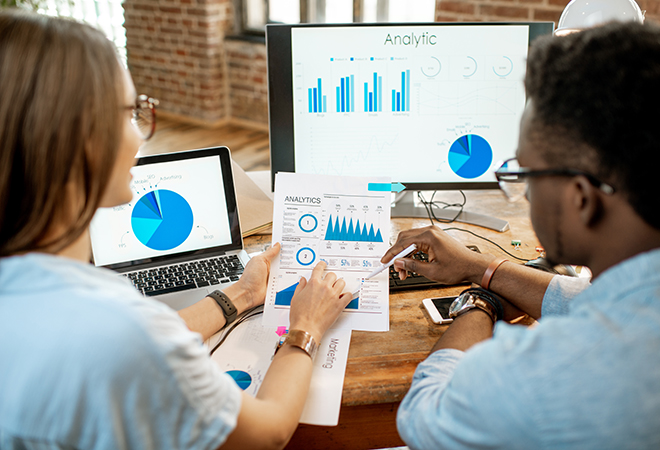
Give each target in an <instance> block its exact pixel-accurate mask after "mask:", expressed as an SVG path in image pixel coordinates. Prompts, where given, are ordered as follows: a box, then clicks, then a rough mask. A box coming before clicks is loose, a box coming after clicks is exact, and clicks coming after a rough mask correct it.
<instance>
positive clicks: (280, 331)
mask: <svg viewBox="0 0 660 450" xmlns="http://www.w3.org/2000/svg"><path fill="white" fill-rule="evenodd" d="M275 333H277V335H278V336H282V335H284V334H286V327H277V330H276V331H275Z"/></svg>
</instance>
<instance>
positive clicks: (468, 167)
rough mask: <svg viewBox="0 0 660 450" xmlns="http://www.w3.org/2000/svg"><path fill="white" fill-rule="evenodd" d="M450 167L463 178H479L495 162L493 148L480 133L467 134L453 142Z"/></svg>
mask: <svg viewBox="0 0 660 450" xmlns="http://www.w3.org/2000/svg"><path fill="white" fill-rule="evenodd" d="M447 159H448V160H449V167H451V170H453V171H454V173H455V174H456V175H458V176H459V177H461V178H470V179H471V178H477V177H480V176H481V175H483V174H485V173H486V171H487V170H488V168H489V167H490V165H491V163H492V162H493V150H492V149H491V147H490V144H489V143H488V141H487V140H486V139H484V138H482V137H481V136H479V135H478V134H466V135H465V136H461V137H459V138H458V139H456V140H455V141H454V143H453V144H451V147H450V148H449V155H448V157H447Z"/></svg>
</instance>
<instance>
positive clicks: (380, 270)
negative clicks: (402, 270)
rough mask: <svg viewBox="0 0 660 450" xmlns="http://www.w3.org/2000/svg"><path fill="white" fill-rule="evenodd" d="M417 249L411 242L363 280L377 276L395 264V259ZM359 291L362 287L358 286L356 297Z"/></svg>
mask: <svg viewBox="0 0 660 450" xmlns="http://www.w3.org/2000/svg"><path fill="white" fill-rule="evenodd" d="M416 249H417V246H416V245H415V244H411V245H410V246H408V247H407V248H406V249H405V250H404V251H402V252H400V253H398V254H397V255H396V256H395V257H394V258H392V259H391V260H390V262H388V263H386V264H382V265H381V266H380V267H378V268H376V269H374V271H373V272H371V273H370V274H369V275H367V276H366V277H364V278H363V279H362V281H364V280H368V279H370V278H373V277H375V276H376V275H378V274H379V273H381V272H382V271H383V270H385V269H388V268H389V267H390V266H391V265H392V264H394V261H395V260H397V259H399V258H403V257H404V256H408V254H410V253H412V252H413V251H415V250H416ZM359 292H360V288H359V287H358V288H357V290H356V291H355V292H353V297H355V296H356V295H357V294H358V293H359Z"/></svg>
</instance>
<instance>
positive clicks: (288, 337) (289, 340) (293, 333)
mask: <svg viewBox="0 0 660 450" xmlns="http://www.w3.org/2000/svg"><path fill="white" fill-rule="evenodd" d="M284 344H287V345H292V346H294V347H298V348H300V349H302V350H303V351H304V352H305V353H307V354H308V355H309V357H310V358H312V360H314V357H315V356H316V352H317V351H318V349H319V345H318V344H317V343H316V340H315V339H314V336H312V335H311V334H309V333H308V332H306V331H302V330H289V332H288V333H287V334H283V335H282V336H280V340H279V341H278V343H277V346H276V347H275V354H277V351H278V350H279V349H280V348H282V346H283V345H284Z"/></svg>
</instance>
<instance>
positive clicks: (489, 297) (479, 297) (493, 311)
mask: <svg viewBox="0 0 660 450" xmlns="http://www.w3.org/2000/svg"><path fill="white" fill-rule="evenodd" d="M464 295H467V296H470V297H471V298H470V299H469V301H468V302H466V304H465V306H464V307H463V308H461V309H460V310H458V311H456V312H455V313H454V314H453V317H458V316H460V315H461V314H463V313H464V312H466V311H469V310H470V309H473V308H479V309H481V310H482V311H484V312H486V313H487V314H488V315H489V316H490V317H491V319H493V323H495V322H496V321H498V320H501V319H502V317H503V315H504V309H503V308H502V302H501V301H500V297H499V296H498V295H497V294H495V293H493V292H490V291H487V290H486V289H483V288H470V289H466V290H464V291H463V292H461V293H460V294H459V295H458V297H457V300H458V299H459V298H461V297H463V296H464ZM450 317H452V314H450Z"/></svg>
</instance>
